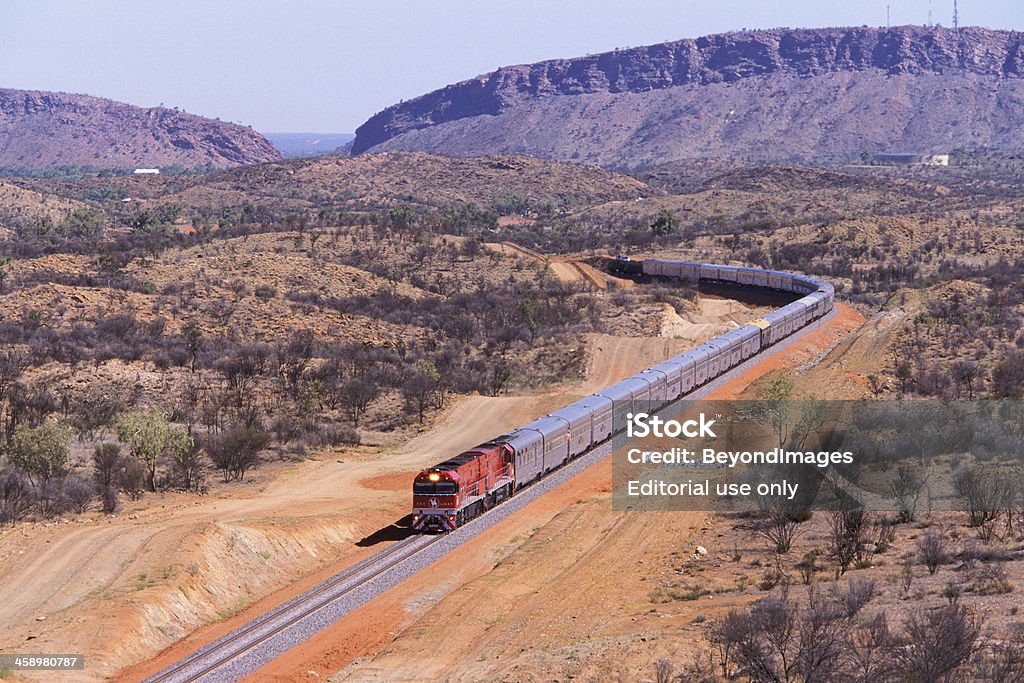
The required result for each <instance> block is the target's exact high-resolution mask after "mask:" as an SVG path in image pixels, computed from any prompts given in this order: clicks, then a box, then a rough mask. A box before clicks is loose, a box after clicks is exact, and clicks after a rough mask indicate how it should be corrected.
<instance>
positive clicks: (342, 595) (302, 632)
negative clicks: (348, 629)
mask: <svg viewBox="0 0 1024 683" xmlns="http://www.w3.org/2000/svg"><path fill="white" fill-rule="evenodd" d="M835 317H836V311H834V310H833V311H831V312H830V313H828V314H827V315H825V316H824V317H822V318H820V319H818V320H816V321H814V322H812V323H811V324H809V325H807V326H806V327H804V328H802V329H801V330H800V331H798V332H797V333H795V334H793V335H791V336H789V337H787V338H786V339H784V340H783V341H781V342H779V343H778V344H776V345H774V346H772V347H769V349H768V350H767V351H765V352H763V353H760V354H758V355H756V356H754V357H752V358H750V359H748V360H746V361H744V362H743V363H741V364H740V365H737V366H736V367H734V368H733V369H732V370H730V371H728V372H727V373H725V374H724V375H721V376H720V377H718V378H717V379H715V380H713V381H711V382H709V383H708V384H705V385H704V386H703V387H701V388H700V389H698V390H696V391H694V392H692V393H690V394H688V395H687V396H686V397H685V400H699V399H702V398H704V397H706V396H707V395H708V394H710V393H711V392H712V391H714V390H715V389H717V388H718V387H720V386H722V385H723V384H725V383H727V382H728V381H730V380H731V379H733V378H734V377H737V376H739V375H740V374H742V373H743V372H745V371H746V370H748V369H750V368H751V367H753V366H755V365H757V364H759V363H761V362H763V361H764V360H766V359H767V358H770V357H771V356H774V355H775V354H777V353H779V352H780V351H782V350H784V349H786V348H787V347H788V346H790V345H791V344H792V343H793V342H795V341H797V340H798V339H800V338H801V337H803V336H804V335H805V334H807V333H808V332H811V331H812V330H815V329H817V328H818V327H820V326H821V325H823V324H825V323H828V322H829V321H831V320H832V319H834V318H835ZM611 452H612V441H611V440H609V441H605V442H604V443H602V444H599V445H597V446H595V447H594V448H592V449H591V450H589V451H588V452H586V453H584V454H583V455H581V456H580V457H578V458H576V459H574V460H570V461H569V462H568V463H566V464H565V465H563V466H562V467H560V468H559V469H557V470H555V471H553V472H552V473H551V474H549V475H548V476H546V477H544V478H543V479H541V480H540V481H538V482H537V483H535V484H532V485H530V486H529V487H527V488H526V489H524V490H523V491H521V492H519V493H517V494H516V495H514V496H512V497H511V498H510V499H509V500H508V501H506V502H504V503H502V504H501V505H499V506H497V507H495V508H494V509H493V510H491V511H489V512H488V513H487V514H485V515H482V516H480V517H477V518H476V519H474V520H472V521H470V522H469V523H468V524H466V525H465V526H461V527H459V528H458V529H456V530H455V531H453V532H451V533H449V534H446V535H443V536H419V535H417V536H410V537H409V538H406V539H404V540H402V541H398V542H396V543H395V544H393V545H391V546H388V547H387V548H385V549H384V550H382V551H380V552H378V553H377V554H375V555H373V556H371V557H369V558H367V559H365V560H363V561H361V562H359V563H357V564H355V565H353V566H352V567H350V568H348V569H346V570H345V571H343V572H341V573H340V574H337V575H335V576H333V577H331V578H330V579H328V580H326V581H324V582H323V583H321V584H320V585H318V586H316V587H315V588H313V589H311V590H310V591H308V592H306V593H303V594H302V595H300V596H298V597H297V598H294V599H293V600H291V601H289V602H286V603H285V604H283V605H281V606H280V607H277V608H275V609H274V610H272V611H270V612H268V613H266V614H264V615H262V616H261V617H259V618H257V619H254V620H253V621H251V622H249V623H247V624H246V625H244V626H242V627H241V628H239V629H238V630H236V631H233V632H232V633H230V634H228V635H226V636H224V637H223V638H221V639H220V640H217V641H215V642H213V643H211V644H210V645H208V646H206V647H204V648H202V649H200V650H198V651H196V652H195V653H193V654H192V655H190V656H189V657H187V658H185V659H183V660H181V661H180V662H178V663H176V664H174V665H172V666H170V667H168V668H166V669H164V670H162V671H160V672H159V673H157V674H155V675H153V676H151V677H150V678H147V679H145V683H186V682H187V683H192V682H193V681H203V682H209V683H212V682H216V683H221V682H223V681H237V680H240V679H242V678H244V677H245V676H247V675H249V674H252V673H253V672H255V671H257V670H259V669H260V668H261V667H262V666H264V665H266V664H267V663H269V662H270V661H271V660H273V659H274V658H275V657H277V656H278V655H280V654H282V653H284V652H286V651H287V650H289V649H291V648H292V647H295V646H296V645H298V644H300V643H302V642H305V641H307V640H308V639H309V638H311V637H312V636H313V635H314V634H315V633H317V632H319V631H321V630H323V629H325V628H327V627H328V626H330V625H331V624H333V623H335V622H336V621H338V620H340V619H342V618H343V617H345V616H346V615H347V614H349V613H350V612H352V611H353V610H355V609H357V608H358V607H361V606H362V605H364V604H366V603H367V602H369V601H370V600H372V599H373V598H374V597H376V596H378V595H380V594H381V593H383V592H384V591H386V590H388V589H389V588H391V587H393V586H395V585H397V584H398V583H400V582H401V581H403V580H404V579H406V578H408V577H410V576H412V575H413V574H415V573H416V572H418V571H420V570H421V569H424V568H425V567H427V566H428V565H430V564H433V563H434V562H435V561H437V560H439V559H441V558H442V557H443V556H445V555H447V554H448V553H449V552H451V551H452V550H454V549H455V548H457V547H458V546H460V545H462V544H463V543H465V542H466V541H468V540H470V539H471V538H473V537H475V536H477V535H479V534H481V533H482V532H484V531H486V530H487V529H488V528H490V527H491V526H493V525H495V524H497V523H499V522H501V521H502V520H503V519H505V518H506V517H508V516H509V515H511V514H513V513H515V512H517V511H518V510H520V509H521V508H523V507H525V506H526V505H528V504H529V503H531V502H533V501H534V500H536V499H537V498H540V497H541V496H543V495H544V494H546V493H548V492H549V491H551V490H553V489H555V488H557V487H559V486H561V485H562V484H564V483H565V482H567V481H568V480H569V479H571V478H572V477H574V476H576V475H577V474H579V473H580V472H582V471H583V470H584V469H586V468H588V467H590V466H591V465H594V464H596V463H598V462H600V461H601V460H603V459H605V458H606V457H608V456H609V455H610V454H611Z"/></svg>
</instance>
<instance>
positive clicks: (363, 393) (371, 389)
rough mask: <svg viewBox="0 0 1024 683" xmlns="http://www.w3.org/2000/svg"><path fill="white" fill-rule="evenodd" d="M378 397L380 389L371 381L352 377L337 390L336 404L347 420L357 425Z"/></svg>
mask: <svg viewBox="0 0 1024 683" xmlns="http://www.w3.org/2000/svg"><path fill="white" fill-rule="evenodd" d="M378 395H380V388H379V387H378V386H377V384H375V383H374V382H373V381H368V380H366V379H364V378H362V377H353V378H352V379H350V380H348V381H346V382H345V383H344V384H342V385H341V387H340V388H339V390H338V403H339V404H340V405H341V408H342V410H344V411H345V414H346V415H348V418H349V419H350V420H352V424H354V425H358V424H359V418H360V417H362V415H363V413H365V412H366V409H367V408H368V407H369V406H370V403H372V402H373V401H374V400H375V399H376V398H377V396H378Z"/></svg>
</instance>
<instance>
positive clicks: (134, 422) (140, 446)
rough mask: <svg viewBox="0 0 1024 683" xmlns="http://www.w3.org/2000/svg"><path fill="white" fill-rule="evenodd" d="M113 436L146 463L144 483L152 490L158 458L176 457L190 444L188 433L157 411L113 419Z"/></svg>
mask: <svg viewBox="0 0 1024 683" xmlns="http://www.w3.org/2000/svg"><path fill="white" fill-rule="evenodd" d="M117 436H118V438H119V439H120V440H121V441H123V442H124V443H126V444H128V447H129V449H130V450H131V454H132V456H133V457H134V458H136V459H137V460H138V461H139V462H141V463H142V464H143V465H144V466H145V467H146V485H147V486H148V488H149V490H150V491H156V470H157V466H158V465H159V463H160V460H161V458H165V457H170V458H172V459H178V458H180V457H181V455H182V453H183V452H184V451H187V450H188V449H189V448H191V446H192V437H190V436H189V435H188V432H186V431H185V430H183V429H178V428H177V427H174V426H173V425H172V424H171V423H170V422H169V421H168V420H167V417H166V416H165V415H164V414H163V413H161V412H159V411H156V410H154V411H150V412H149V413H145V414H139V413H128V414H126V415H122V416H121V418H120V419H119V420H118V423H117Z"/></svg>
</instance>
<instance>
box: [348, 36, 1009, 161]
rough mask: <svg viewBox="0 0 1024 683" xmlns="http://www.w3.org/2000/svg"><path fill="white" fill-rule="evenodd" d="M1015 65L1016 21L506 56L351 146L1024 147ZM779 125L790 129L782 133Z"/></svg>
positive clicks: (635, 153)
mask: <svg viewBox="0 0 1024 683" xmlns="http://www.w3.org/2000/svg"><path fill="white" fill-rule="evenodd" d="M1022 75H1024V34H1021V33H1018V32H1008V31H992V30H987V29H981V28H965V29H961V30H960V31H953V30H950V29H943V28H923V27H897V28H892V29H876V28H866V27H865V28H830V29H806V30H783V29H779V30H770V31H751V32H743V33H730V34H722V35H716V36H708V37H704V38H698V39H696V40H681V41H678V42H672V43H664V44H661V45H653V46H648V47H642V48H634V49H628V50H619V51H615V52H609V53H605V54H599V55H593V56H588V57H581V58H578V59H568V60H553V61H547V62H541V63H538V64H533V65H523V66H511V67H506V68H502V69H499V70H498V71H495V72H493V73H490V74H487V75H484V76H480V77H477V78H474V79H471V80H468V81H464V82H462V83H458V84H455V85H451V86H448V87H446V88H443V89H441V90H438V91H435V92H432V93H429V94H426V95H423V96H422V97H419V98H416V99H413V100H410V101H407V102H404V103H402V104H399V105H395V106H392V107H389V108H388V109H385V110H384V111H382V112H380V113H379V114H377V115H375V116H374V117H372V118H371V119H369V120H368V121H367V122H366V123H365V124H363V125H362V126H361V127H360V128H359V129H358V130H357V131H356V140H355V142H354V144H353V146H352V150H353V152H354V153H360V152H363V151H366V150H368V149H371V148H372V149H375V150H385V149H415V150H422V151H429V152H434V153H449V154H482V153H498V152H512V153H526V154H536V155H538V156H546V157H550V158H558V159H575V160H582V161H590V162H596V163H601V164H605V165H618V166H636V165H640V164H643V163H655V162H659V161H666V160H670V159H673V158H683V157H686V156H717V155H735V156H753V157H760V158H772V159H779V158H784V159H801V158H807V157H816V156H821V155H825V156H838V157H843V156H849V155H852V154H855V155H859V154H861V153H862V152H863V151H865V150H866V151H887V150H889V149H891V148H893V147H909V148H914V149H918V148H920V149H922V150H930V149H932V148H934V147H940V148H942V147H948V146H949V145H956V146H964V145H995V146H1000V145H1010V146H1014V147H1015V148H1019V147H1020V146H1021V144H1022V143H1021V141H1020V139H1019V138H1020V136H1019V132H1020V123H1021V120H1022V119H1021V118H1020V116H1021V112H1022V107H1021V102H1022V100H1024V89H1022V87H1021V85H1022V83H1024V79H1022V78H1021V76H1022ZM780 134H785V135H789V136H793V135H795V138H786V145H784V146H780V145H778V144H773V143H778V141H779V140H780V138H779V137H777V136H778V135H780ZM766 145H767V146H766Z"/></svg>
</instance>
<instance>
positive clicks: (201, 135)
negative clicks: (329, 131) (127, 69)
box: [0, 89, 281, 170]
mask: <svg viewBox="0 0 1024 683" xmlns="http://www.w3.org/2000/svg"><path fill="white" fill-rule="evenodd" d="M280 158H281V155H280V154H279V153H278V151H277V150H276V149H275V148H274V146H273V145H272V144H270V142H269V141H268V140H267V139H266V138H264V137H263V136H262V135H260V134H259V133H257V132H256V131H254V130H252V129H251V128H247V127H245V126H240V125H237V124H234V123H225V122H222V121H215V120H213V119H208V118H203V117H201V116H195V115H193V114H187V113H185V112H182V111H177V110H175V109H167V108H164V107H154V108H151V109H146V108H142V107H135V106H132V105H130V104H124V103H121V102H115V101H113V100H106V99H102V98H99V97H90V96H88V95H71V94H67V93H55V92H43V91H33V90H8V89H0V166H2V167H6V168H17V169H26V170H33V169H44V168H49V167H53V166H76V167H88V168H132V167H140V166H145V167H158V168H159V167H166V166H179V167H185V168H198V167H214V168H226V167H229V166H240V165H246V164H254V163H260V162H264V161H276V160H278V159H280Z"/></svg>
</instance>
